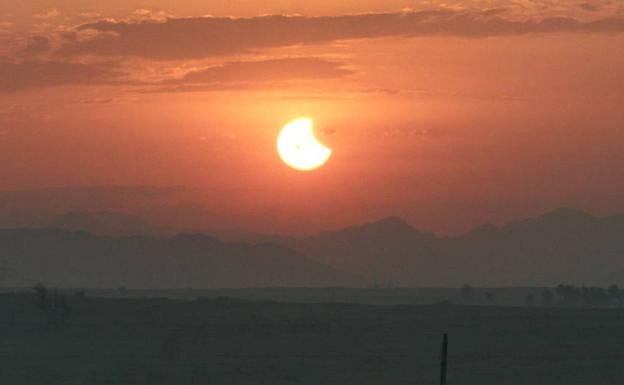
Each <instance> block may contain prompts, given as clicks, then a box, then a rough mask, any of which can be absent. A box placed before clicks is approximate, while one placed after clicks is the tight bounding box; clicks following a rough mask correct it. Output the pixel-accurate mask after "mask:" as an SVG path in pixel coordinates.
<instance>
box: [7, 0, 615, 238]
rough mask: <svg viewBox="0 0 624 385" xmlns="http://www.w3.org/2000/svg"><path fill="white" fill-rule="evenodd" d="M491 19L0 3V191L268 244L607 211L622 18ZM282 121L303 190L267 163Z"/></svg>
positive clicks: (559, 5)
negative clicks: (224, 231) (378, 227)
mask: <svg viewBox="0 0 624 385" xmlns="http://www.w3.org/2000/svg"><path fill="white" fill-rule="evenodd" d="M509 4H510V2H503V1H485V0H483V1H470V2H466V1H462V2H456V3H453V2H448V1H444V2H437V1H427V2H414V1H400V0H391V1H388V0H385V1H381V0H366V1H362V0H359V1H323V2H310V1H264V2H258V1H250V0H247V1H222V2H218V1H212V2H205V1H199V0H193V1H190V0H187V1H184V0H181V1H178V2H170V1H117V0H115V1H108V2H100V5H93V4H90V2H84V1H78V0H59V1H51V0H41V1H30V2H8V1H7V2H2V3H0V190H33V189H41V188H47V187H62V188H67V187H69V188H78V187H86V186H134V185H140V186H154V187H155V188H161V187H166V186H184V192H183V193H181V194H179V195H176V194H174V196H169V195H168V196H167V198H166V199H165V200H164V201H162V202H160V201H159V202H158V203H154V202H153V201H152V200H150V198H149V197H145V199H144V200H142V199H140V198H139V199H137V201H133V202H132V204H129V203H127V202H126V204H123V205H122V204H119V203H115V204H113V203H106V204H104V203H102V202H100V201H98V200H96V199H94V200H93V204H92V205H91V206H92V207H89V204H88V203H87V204H83V203H81V206H80V208H81V209H88V210H102V209H106V210H109V209H111V210H114V209H123V210H130V211H134V212H145V211H149V210H155V209H156V207H157V206H162V205H170V206H172V207H178V206H176V205H185V206H184V207H198V208H201V210H197V212H199V213H204V214H203V215H205V216H206V218H205V219H204V222H202V225H206V226H212V227H215V228H236V229H246V230H252V231H263V232H286V233H307V232H311V231H317V230H320V229H327V228H333V227H338V226H343V225H348V224H352V223H357V222H361V221H366V220H372V219H376V218H379V217H383V216H388V215H400V216H402V217H404V218H405V219H407V220H408V221H410V222H411V223H412V224H414V225H415V226H417V227H420V228H423V229H428V230H433V231H436V232H441V233H449V232H450V233H455V232H460V231H465V230H467V229H469V228H471V227H472V226H474V225H477V224H481V223H483V222H500V221H504V220H508V219H511V218H514V217H518V216H529V215H534V214H536V213H539V212H542V211H545V210H548V209H551V208H554V207H559V206H573V207H578V208H582V209H586V210H589V211H592V212H595V213H599V214H609V213H615V212H621V211H622V209H623V208H624V199H623V198H622V197H623V196H624V171H623V168H622V166H621V165H622V164H624V151H623V149H624V108H622V101H623V100H624V50H622V49H619V47H624V5H622V4H621V3H620V2H617V1H592V2H587V3H583V2H559V1H529V0H526V1H516V2H513V5H509ZM286 15H287V16H286ZM302 115H306V116H310V117H312V118H313V119H315V121H316V125H317V131H318V136H319V138H320V139H321V140H322V141H323V142H324V143H326V144H327V145H328V146H330V147H332V148H333V150H334V153H333V156H332V158H331V159H330V161H329V162H328V163H327V164H326V165H325V166H323V167H322V168H320V169H318V170H316V171H313V172H309V173H301V172H298V171H295V170H292V169H290V168H288V167H287V166H285V165H284V164H283V163H282V162H281V161H280V159H279V157H278V155H277V153H276V150H275V138H276V135H277V133H278V132H279V130H280V128H281V126H283V125H284V124H285V123H287V122H288V121H289V120H292V119H293V118H296V117H298V116H302ZM107 202H108V201H107ZM40 204H41V205H45V202H40ZM68 207H70V208H72V207H74V206H72V205H71V204H68ZM2 210H4V211H2ZM16 210H17V209H16V208H14V207H11V206H10V205H9V204H5V205H4V206H2V205H0V216H1V215H8V214H6V213H9V214H11V215H17V214H15V213H16V212H17V211H16ZM59 210H61V209H59ZM173 211H175V210H174V209H172V210H171V211H167V213H169V214H166V215H173V214H170V213H171V212H173ZM181 218H182V219H180V221H182V222H184V221H185V220H186V219H185V218H186V217H183V216H182V217H181ZM188 220H191V219H188ZM193 220H196V219H193ZM193 223H195V222H193Z"/></svg>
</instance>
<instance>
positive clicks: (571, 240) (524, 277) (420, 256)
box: [290, 209, 624, 287]
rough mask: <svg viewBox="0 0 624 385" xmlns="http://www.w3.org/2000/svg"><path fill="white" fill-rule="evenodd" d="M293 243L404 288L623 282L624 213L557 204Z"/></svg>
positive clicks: (390, 223) (394, 222)
mask: <svg viewBox="0 0 624 385" xmlns="http://www.w3.org/2000/svg"><path fill="white" fill-rule="evenodd" d="M290 246H292V247H294V248H296V249H297V250H299V251H301V252H302V253H304V254H306V255H308V256H309V257H310V258H313V259H315V260H317V261H320V262H322V263H325V264H328V265H331V266H334V267H336V268H339V269H341V270H343V271H350V272H354V273H357V274H359V275H361V276H363V277H365V278H366V279H367V280H369V282H378V283H380V284H386V283H391V284H401V285H403V286H417V287H424V286H459V285H461V284H462V283H471V284H477V285H491V286H514V285H519V286H520V285H554V284H557V283H560V282H575V283H579V284H602V285H606V284H609V283H612V281H611V280H612V279H614V278H616V277H617V278H618V280H617V281H615V282H616V283H620V284H621V283H624V274H622V273H616V272H618V271H624V216H613V217H606V218H597V217H593V216H591V215H589V214H587V213H585V212H583V211H580V210H573V209H557V210H553V211H551V212H548V213H545V214H544V215H541V216H539V217H536V218H530V219H524V220H519V221H514V222H510V223H508V224H506V225H504V226H502V227H497V226H494V225H482V226H479V227H477V228H475V229H474V230H473V231H470V232H468V233H466V234H464V235H461V236H454V237H435V236H433V235H431V234H428V233H423V232H421V231H418V230H416V229H414V228H412V227H411V226H409V225H408V224H407V223H405V222H403V221H402V220H400V219H399V218H388V219H384V220H381V221H378V222H375V223H371V224H367V225H362V226H353V227H348V228H345V229H343V230H340V231H335V232H327V233H322V234H319V235H315V236H312V237H308V238H304V239H300V240H298V241H297V242H295V243H291V244H290Z"/></svg>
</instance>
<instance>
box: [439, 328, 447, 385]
mask: <svg viewBox="0 0 624 385" xmlns="http://www.w3.org/2000/svg"><path fill="white" fill-rule="evenodd" d="M447 354H448V334H446V333H444V335H443V336H442V354H441V357H440V385H446V357H447Z"/></svg>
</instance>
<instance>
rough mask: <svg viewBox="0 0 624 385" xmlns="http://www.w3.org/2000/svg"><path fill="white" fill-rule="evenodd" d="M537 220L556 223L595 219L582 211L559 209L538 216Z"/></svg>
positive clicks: (566, 208)
mask: <svg viewBox="0 0 624 385" xmlns="http://www.w3.org/2000/svg"><path fill="white" fill-rule="evenodd" d="M537 219H538V220H546V221H557V222H572V221H574V222H580V221H588V220H592V219H595V217H594V216H593V215H591V214H589V213H587V212H585V211H583V210H579V209H573V208H568V207H560V208H557V209H554V210H551V211H549V212H547V213H545V214H542V215H540V216H539V217H538V218H537Z"/></svg>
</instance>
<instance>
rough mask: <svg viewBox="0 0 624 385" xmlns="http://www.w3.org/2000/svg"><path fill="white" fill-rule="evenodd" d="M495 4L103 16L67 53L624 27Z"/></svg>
mask: <svg viewBox="0 0 624 385" xmlns="http://www.w3.org/2000/svg"><path fill="white" fill-rule="evenodd" d="M501 12H503V10H502V9H496V10H495V11H492V10H486V11H457V10H432V11H418V12H413V11H408V12H395V13H372V14H358V15H342V16H322V17H306V16H283V15H272V16H259V17H252V18H217V17H189V18H166V19H165V20H162V21H154V20H129V21H111V20H102V21H98V22H94V23H88V24H83V25H81V26H78V27H76V29H75V30H74V34H76V35H79V34H82V33H88V34H89V36H90V37H89V38H88V39H77V38H70V39H67V41H66V45H65V46H64V47H63V48H62V50H61V51H60V52H61V53H62V54H66V55H82V54H93V55H100V56H133V57H144V58H150V59H162V60H169V59H199V58H206V57H212V56H220V55H221V56H222V55H233V54H242V53H251V52H255V51H257V50H260V49H267V48H276V47H286V46H294V45H301V44H317V43H328V42H332V41H336V40H347V39H364V38H379V37H390V36H395V37H415V36H432V35H450V36H461V37H485V36H504V35H523V34H543V33H558V32H567V33H597V32H624V19H617V18H611V19H600V20H596V21H592V22H582V21H578V20H576V19H573V18H569V17H559V18H545V19H529V20H523V21H513V20H506V19H504V18H502V17H500V16H499V14H500V13H501Z"/></svg>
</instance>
